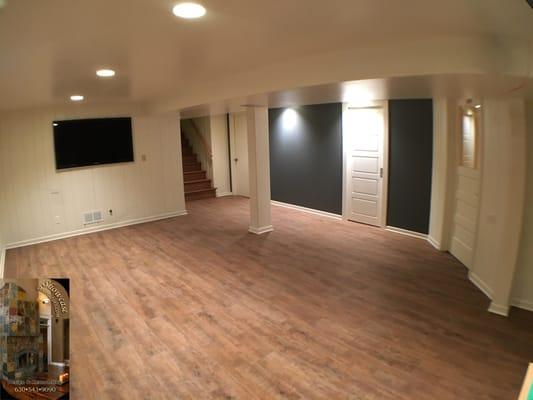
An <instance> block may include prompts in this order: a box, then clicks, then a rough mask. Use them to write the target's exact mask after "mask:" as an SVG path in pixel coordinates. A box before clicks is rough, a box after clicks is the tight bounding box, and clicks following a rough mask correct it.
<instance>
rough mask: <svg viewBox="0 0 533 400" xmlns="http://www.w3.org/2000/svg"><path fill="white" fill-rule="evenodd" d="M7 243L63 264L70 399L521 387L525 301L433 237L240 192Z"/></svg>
mask: <svg viewBox="0 0 533 400" xmlns="http://www.w3.org/2000/svg"><path fill="white" fill-rule="evenodd" d="M188 207H189V211H190V215H187V216H183V217H177V218H172V219H168V220H162V221H158V222H153V223H147V224H143V225H136V226H131V227H126V228H121V229H116V230H111V231H106V232H100V233H95V234H90V235H85V236H79V237H75V238H70V239H65V240H60V241H55V242H49V243H43V244H39V245H35V246H29V247H25V248H19V249H14V250H9V251H8V253H7V265H6V276H7V277H15V276H18V277H36V276H42V275H46V276H49V277H69V278H70V279H71V291H72V315H73V317H72V322H71V327H72V328H71V329H72V333H71V337H72V340H71V349H72V350H71V351H72V354H71V360H72V368H71V370H72V382H71V389H72V393H73V397H72V398H73V399H277V398H279V399H283V398H287V399H352V400H355V399H358V400H361V399H366V400H368V399H472V400H473V399H476V400H479V399H498V400H500V399H514V398H516V397H517V396H518V392H519V389H520V384H521V381H522V379H523V376H524V374H525V371H526V368H527V363H528V362H529V361H531V360H533V313H530V312H526V311H523V310H518V309H513V310H512V313H511V315H510V317H509V318H507V319H506V318H502V317H499V316H496V315H493V314H490V313H488V312H487V311H486V309H487V307H488V304H489V302H488V299H487V298H486V297H485V296H484V295H483V294H482V293H481V292H480V291H478V290H477V289H476V288H475V287H474V286H473V285H472V284H471V283H470V282H469V281H468V279H467V274H466V270H465V268H464V267H462V266H461V265H460V264H459V263H458V262H457V261H456V260H455V259H454V258H453V257H451V256H450V255H449V254H445V253H439V252H437V251H436V250H434V249H433V247H431V245H430V244H428V243H427V242H425V241H423V240H420V239H416V238H410V237H406V236H402V235H398V234H395V233H390V232H387V231H383V230H381V229H377V228H373V227H368V226H364V225H359V224H355V223H348V222H341V221H336V220H333V219H330V218H326V217H320V216H316V215H311V214H306V213H302V212H299V211H294V210H289V209H286V208H282V207H275V206H274V207H273V224H274V227H275V231H274V232H272V233H270V234H267V235H263V236H256V235H252V234H248V233H246V232H247V227H248V202H247V200H245V199H242V198H220V199H207V200H200V201H195V202H191V203H190V204H189V205H188Z"/></svg>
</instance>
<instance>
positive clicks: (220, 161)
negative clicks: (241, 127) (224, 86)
mask: <svg viewBox="0 0 533 400" xmlns="http://www.w3.org/2000/svg"><path fill="white" fill-rule="evenodd" d="M210 132H211V148H212V151H213V186H214V187H216V188H217V196H228V195H230V194H232V193H231V184H230V166H229V143H228V122H227V115H226V114H221V115H215V116H212V117H211V118H210Z"/></svg>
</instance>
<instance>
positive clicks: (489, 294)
mask: <svg viewBox="0 0 533 400" xmlns="http://www.w3.org/2000/svg"><path fill="white" fill-rule="evenodd" d="M468 279H470V282H472V283H473V284H474V285H475V286H476V287H477V288H478V289H479V290H481V291H482V292H483V293H484V294H485V296H487V297H488V298H489V299H491V300H492V289H491V288H490V287H489V285H487V284H486V283H485V282H484V281H483V280H482V279H481V278H480V277H479V276H477V275H476V274H475V273H473V272H468Z"/></svg>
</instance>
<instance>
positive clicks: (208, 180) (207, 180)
mask: <svg viewBox="0 0 533 400" xmlns="http://www.w3.org/2000/svg"><path fill="white" fill-rule="evenodd" d="M201 182H211V179H209V178H204V179H195V180H193V181H185V183H201Z"/></svg>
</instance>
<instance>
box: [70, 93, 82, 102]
mask: <svg viewBox="0 0 533 400" xmlns="http://www.w3.org/2000/svg"><path fill="white" fill-rule="evenodd" d="M84 98H85V97H83V96H82V95H81V94H73V95H72V96H70V100H72V101H82V100H83V99H84Z"/></svg>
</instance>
